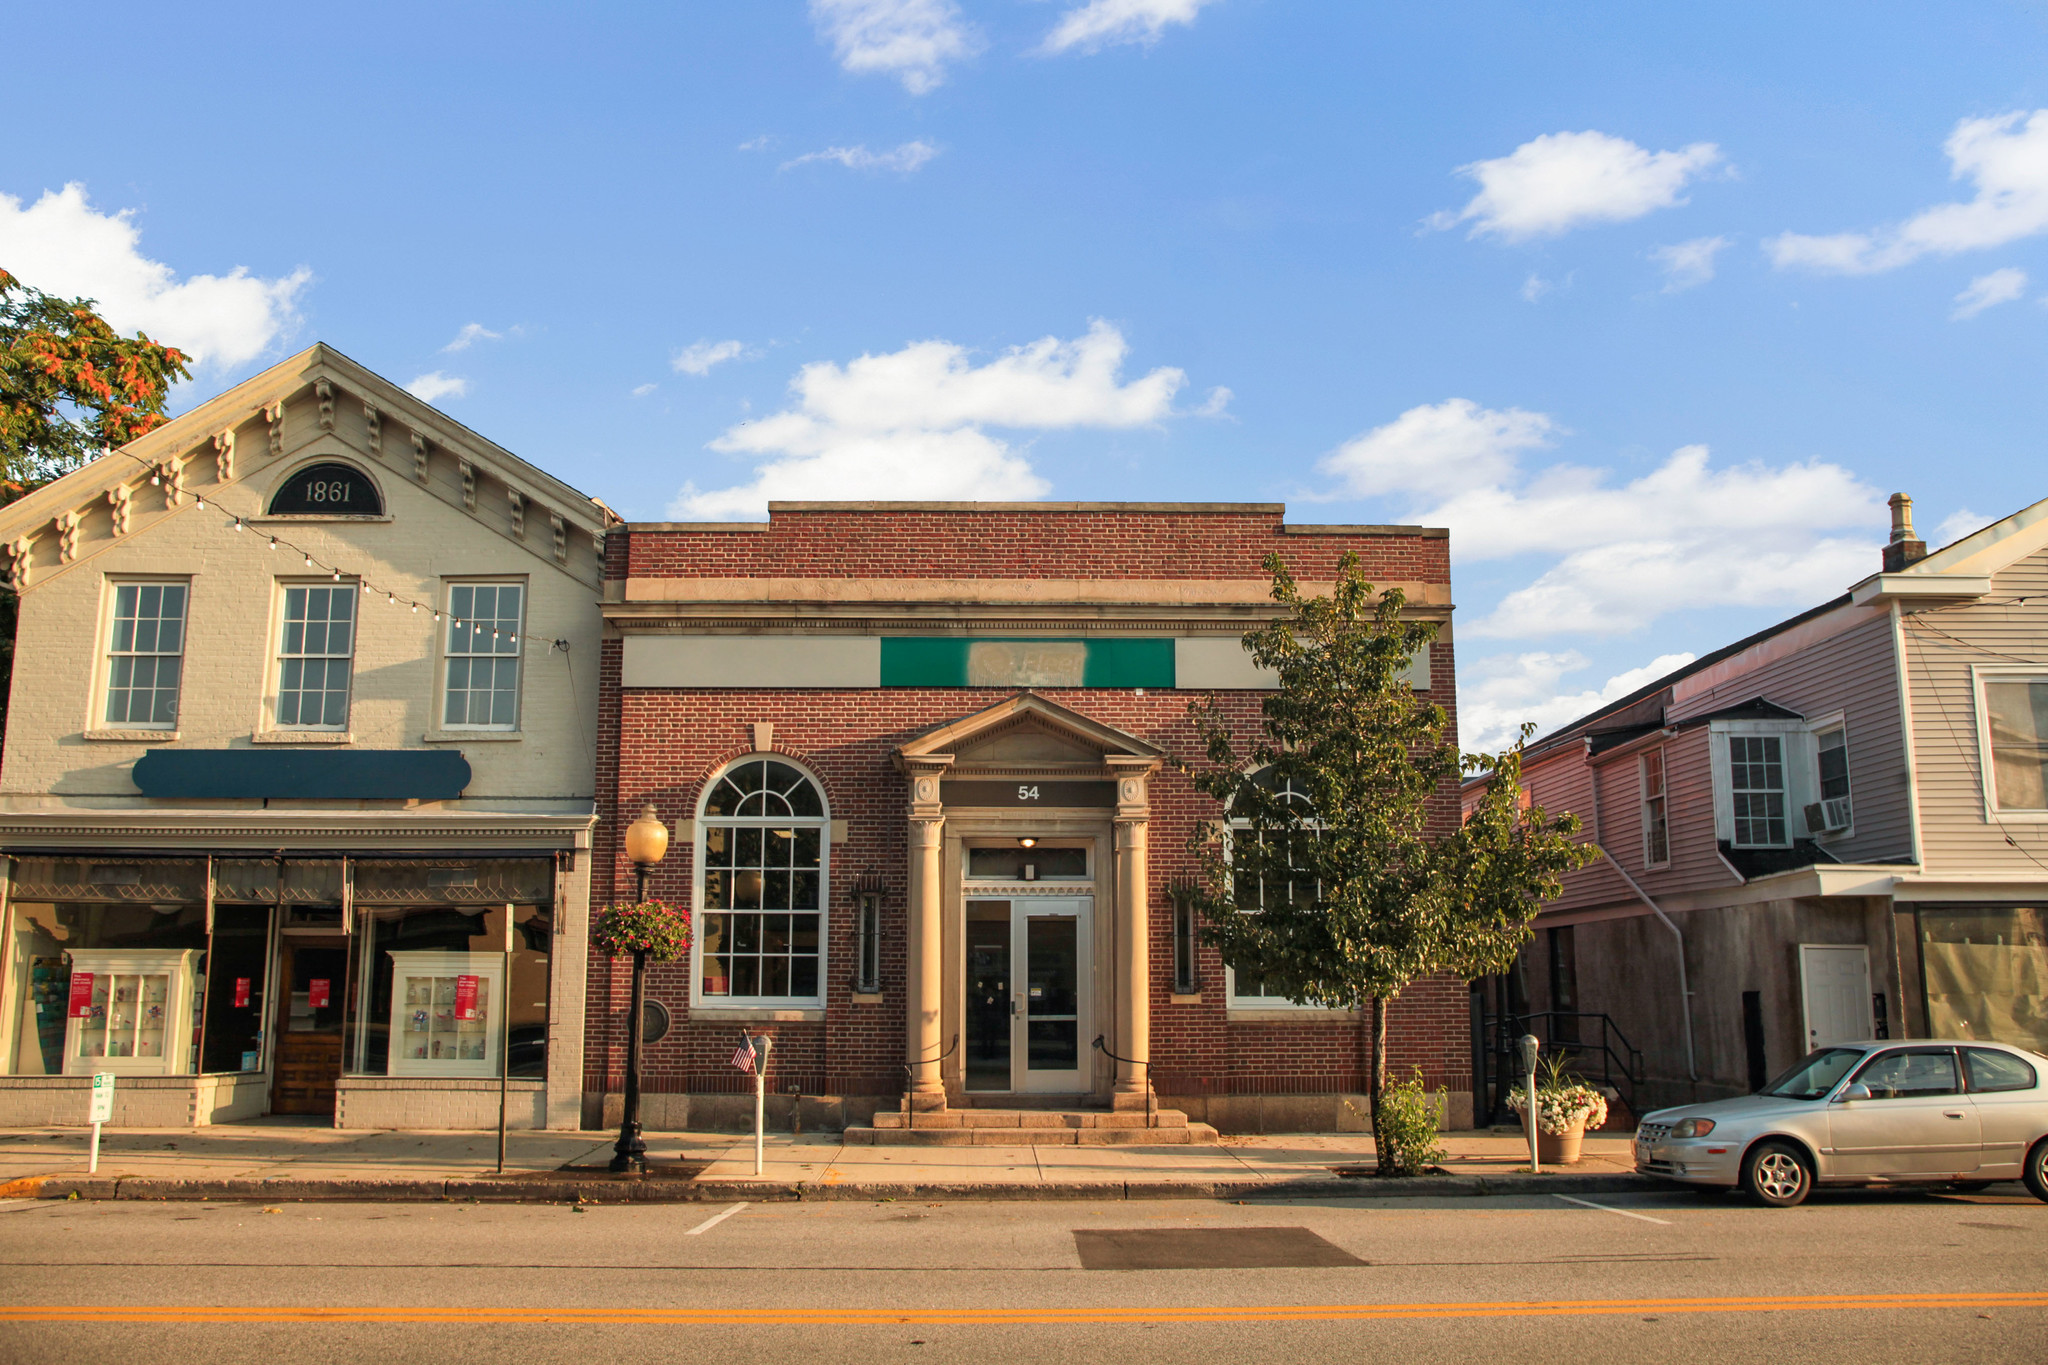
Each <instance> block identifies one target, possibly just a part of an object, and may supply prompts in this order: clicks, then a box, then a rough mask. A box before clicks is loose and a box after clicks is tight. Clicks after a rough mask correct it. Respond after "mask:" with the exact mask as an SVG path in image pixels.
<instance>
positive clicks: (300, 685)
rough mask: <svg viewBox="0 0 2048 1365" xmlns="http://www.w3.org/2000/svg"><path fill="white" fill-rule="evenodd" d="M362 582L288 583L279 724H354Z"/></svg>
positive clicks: (332, 726) (325, 726)
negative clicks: (351, 701) (351, 694)
mask: <svg viewBox="0 0 2048 1365" xmlns="http://www.w3.org/2000/svg"><path fill="white" fill-rule="evenodd" d="M356 591H357V589H356V585H355V584H354V583H332V584H320V585H317V586H316V585H307V586H304V587H299V586H287V587H286V588H285V590H284V638H283V639H282V640H280V641H279V642H278V650H277V723H278V725H279V726H280V727H283V728H287V729H312V730H340V729H344V728H346V727H347V725H348V689H349V674H350V672H351V664H352V662H353V660H354V657H355V644H356Z"/></svg>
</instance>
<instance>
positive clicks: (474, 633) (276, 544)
mask: <svg viewBox="0 0 2048 1365" xmlns="http://www.w3.org/2000/svg"><path fill="white" fill-rule="evenodd" d="M107 453H108V454H119V455H126V456H127V457H128V458H129V459H131V460H133V461H135V463H137V464H139V465H141V466H142V467H143V468H144V469H147V470H148V471H149V482H150V484H151V486H152V487H158V488H161V487H162V486H163V470H162V468H161V467H160V466H158V465H153V464H151V463H150V462H149V461H148V460H145V459H143V458H142V457H141V456H140V455H137V454H135V453H134V452H132V451H128V450H119V451H108V452H107ZM193 502H194V504H195V506H196V507H197V509H198V510H199V511H201V512H204V511H206V510H207V506H206V497H205V495H204V494H202V493H197V492H195V493H194V494H193ZM213 512H214V514H215V515H216V516H219V517H221V518H223V524H224V525H225V526H226V527H227V528H228V529H229V530H232V531H237V532H245V533H246V532H252V531H253V532H254V534H257V535H267V536H268V537H269V540H270V548H271V549H272V550H289V551H290V552H291V553H293V554H296V555H298V556H299V557H300V558H302V559H304V560H305V562H306V567H307V568H309V569H315V570H320V571H324V572H326V573H327V574H329V575H330V576H331V577H332V578H333V580H334V581H335V582H336V583H339V582H341V580H342V579H343V578H344V577H347V578H352V579H354V580H355V581H356V582H357V583H360V584H361V585H362V589H363V592H362V595H363V596H365V597H375V596H376V595H377V594H378V593H382V594H383V596H384V600H385V602H386V604H387V605H389V606H392V607H409V608H410V609H411V610H412V614H413V615H415V616H417V615H419V614H420V612H422V611H425V612H427V613H429V614H430V615H431V616H432V618H433V620H434V621H435V622H436V623H438V622H439V621H440V620H441V617H442V616H443V615H444V614H446V615H447V616H448V620H449V623H450V624H451V625H453V626H454V627H455V628H456V629H457V630H461V629H463V628H464V627H465V626H467V628H468V630H469V632H470V641H471V643H474V642H476V641H479V640H481V639H482V638H483V634H484V630H485V627H484V626H483V625H481V624H480V623H478V622H476V621H474V620H471V621H468V622H465V621H464V620H463V619H462V618H461V617H460V616H456V615H454V614H453V613H443V612H442V610H441V608H440V606H439V604H438V603H433V602H420V601H417V600H415V599H413V598H411V597H400V596H399V595H398V592H397V590H396V589H393V588H380V587H378V586H377V585H376V584H374V583H372V582H371V581H370V580H369V578H368V577H366V576H365V575H363V574H359V573H351V574H344V572H343V570H342V568H341V566H340V565H339V564H328V563H324V562H322V561H321V560H319V559H317V558H315V557H314V554H313V552H312V551H311V550H309V549H307V548H306V547H305V546H303V545H299V544H296V543H294V542H293V541H290V540H287V539H285V538H284V537H283V536H280V535H276V534H274V533H271V532H268V531H264V530H260V529H257V528H256V527H255V526H254V523H252V522H251V521H250V520H249V518H247V517H244V516H238V515H236V514H235V513H232V512H229V511H228V510H227V509H226V508H224V507H221V506H220V505H219V503H218V502H217V501H216V503H215V504H214V507H213ZM490 635H491V639H492V640H494V641H495V640H500V639H502V640H503V641H504V642H505V643H507V644H514V645H516V644H518V643H519V634H518V632H517V631H504V632H500V631H498V630H497V629H496V628H492V629H491V632H490Z"/></svg>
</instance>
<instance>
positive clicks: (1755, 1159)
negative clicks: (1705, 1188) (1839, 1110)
mask: <svg viewBox="0 0 2048 1365" xmlns="http://www.w3.org/2000/svg"><path fill="white" fill-rule="evenodd" d="M1742 1188H1744V1189H1745V1190H1748V1191H1749V1193H1750V1194H1751V1195H1752V1196H1753V1197H1754V1198H1755V1199H1756V1201H1757V1202H1758V1203H1759V1204H1768V1205H1769V1206H1770V1207H1772V1208H1774V1209H1789V1208H1791V1207H1793V1206H1794V1205H1795V1204H1803V1203H1805V1202H1806V1196H1807V1195H1809V1194H1812V1193H1813V1167H1812V1166H1811V1165H1810V1164H1808V1162H1807V1160H1806V1157H1805V1155H1804V1154H1803V1153H1802V1152H1800V1150H1799V1149H1798V1148H1797V1147H1794V1146H1792V1145H1791V1144H1790V1143H1785V1142H1764V1143H1759V1144H1757V1146H1755V1147H1753V1148H1751V1149H1750V1153H1749V1155H1748V1156H1746V1157H1744V1158H1743V1159H1742Z"/></svg>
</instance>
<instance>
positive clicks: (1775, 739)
mask: <svg viewBox="0 0 2048 1365" xmlns="http://www.w3.org/2000/svg"><path fill="white" fill-rule="evenodd" d="M1728 788H1729V792H1730V794H1731V796H1732V797H1733V798H1734V806H1735V843H1736V845H1737V846H1738V847H1751V848H1756V847H1779V846H1782V845H1783V844H1784V843H1785V842H1786V841H1785V741H1784V740H1783V738H1782V737H1780V736H1778V735H1730V736H1728Z"/></svg>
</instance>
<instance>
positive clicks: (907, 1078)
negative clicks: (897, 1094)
mask: <svg viewBox="0 0 2048 1365" xmlns="http://www.w3.org/2000/svg"><path fill="white" fill-rule="evenodd" d="M958 1046H960V1035H959V1034H957V1033H956V1034H954V1035H953V1041H952V1042H950V1043H948V1044H946V1050H945V1051H944V1052H941V1053H940V1054H939V1055H938V1056H936V1057H927V1058H924V1059H922V1060H920V1061H915V1062H898V1063H897V1065H898V1066H900V1067H902V1068H903V1114H904V1119H905V1122H904V1125H903V1126H904V1127H906V1128H915V1127H917V1106H916V1105H914V1104H912V1103H911V1101H910V1087H911V1086H912V1085H915V1084H916V1083H917V1077H916V1075H915V1074H913V1073H914V1072H915V1070H916V1068H918V1067H921V1066H937V1065H938V1064H939V1063H940V1062H943V1061H945V1060H946V1058H948V1057H950V1056H952V1055H953V1049H954V1048H956V1047H958ZM940 1084H941V1085H944V1084H945V1082H944V1081H941V1082H940Z"/></svg>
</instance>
